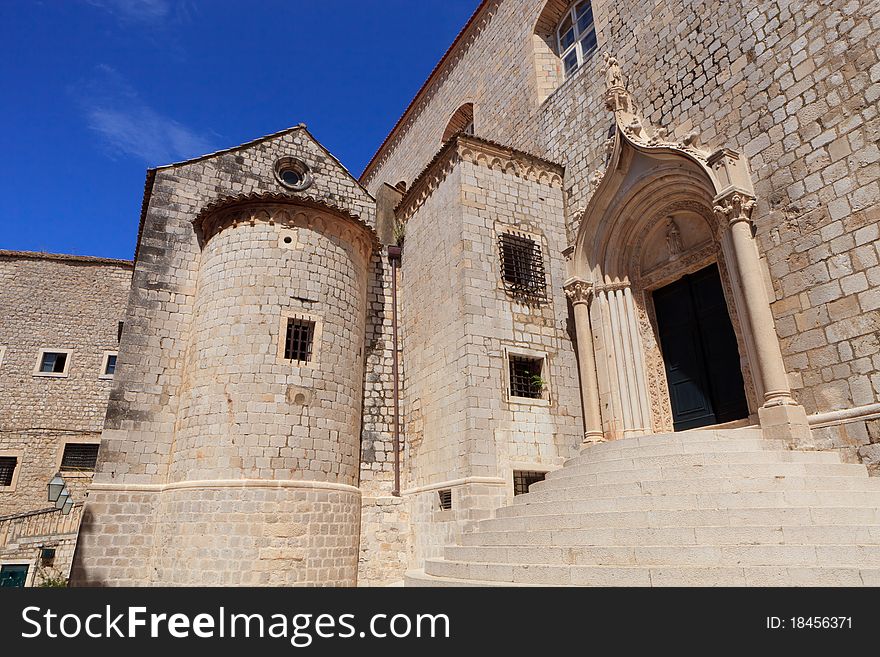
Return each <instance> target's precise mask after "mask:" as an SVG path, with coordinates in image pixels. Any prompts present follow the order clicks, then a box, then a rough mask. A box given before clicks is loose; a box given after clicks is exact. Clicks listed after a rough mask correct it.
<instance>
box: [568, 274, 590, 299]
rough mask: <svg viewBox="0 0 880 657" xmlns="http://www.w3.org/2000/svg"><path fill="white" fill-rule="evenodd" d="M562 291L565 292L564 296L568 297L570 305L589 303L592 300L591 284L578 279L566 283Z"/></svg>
mask: <svg viewBox="0 0 880 657" xmlns="http://www.w3.org/2000/svg"><path fill="white" fill-rule="evenodd" d="M563 289H564V290H565V296H566V297H568V300H569V301H571V303H572V305H575V304H579V303H590V301H591V300H592V298H593V284H592V283H590V282H589V281H585V280H582V279H580V278H573V279H571V280H568V281H566V283H565V286H564V288H563Z"/></svg>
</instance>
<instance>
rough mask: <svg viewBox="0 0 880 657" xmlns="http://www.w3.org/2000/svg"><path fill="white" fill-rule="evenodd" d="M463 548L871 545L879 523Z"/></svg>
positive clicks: (516, 536) (686, 530)
mask: <svg viewBox="0 0 880 657" xmlns="http://www.w3.org/2000/svg"><path fill="white" fill-rule="evenodd" d="M461 543H462V545H469V546H481V545H485V546H495V545H504V546H540V545H544V546H549V547H572V546H600V545H619V546H627V545H723V544H729V545H732V544H746V545H779V544H786V545H825V544H829V545H835V544H837V545H875V544H880V525H818V526H807V527H800V526H791V525H788V526H772V525H768V526H745V527H742V526H740V527H730V526H718V527H712V526H706V527H665V528H645V527H635V528H625V527H604V528H603V527H599V528H594V529H552V530H551V529H544V530H534V531H491V532H479V533H473V532H471V533H466V534H462V536H461Z"/></svg>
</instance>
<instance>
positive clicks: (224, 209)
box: [193, 194, 379, 257]
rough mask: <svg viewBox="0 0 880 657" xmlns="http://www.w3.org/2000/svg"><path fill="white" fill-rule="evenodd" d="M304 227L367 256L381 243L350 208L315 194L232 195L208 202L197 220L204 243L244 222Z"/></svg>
mask: <svg viewBox="0 0 880 657" xmlns="http://www.w3.org/2000/svg"><path fill="white" fill-rule="evenodd" d="M257 222H263V223H267V224H270V225H274V224H278V225H280V226H288V227H300V228H308V229H311V230H315V231H317V232H320V233H323V234H325V235H330V236H332V237H336V238H338V239H340V240H343V241H345V242H347V243H349V244H353V245H354V246H356V247H357V249H358V251H359V252H360V253H362V254H363V255H364V256H365V257H369V255H370V253H371V252H372V251H373V250H374V249H375V248H377V247H378V245H379V240H378V237H377V235H376V232H375V230H373V228H372V227H371V226H370V225H368V224H367V223H365V222H364V221H362V220H361V219H360V218H359V217H357V216H355V215H353V214H351V213H350V212H348V211H346V210H344V209H342V208H339V207H336V206H333V205H331V204H329V203H327V202H325V201H322V200H319V199H315V198H313V197H306V196H302V195H301V196H298V197H297V198H291V197H289V196H285V195H282V194H261V195H260V194H257V195H243V196H232V197H226V198H223V199H220V200H218V201H216V202H214V203H211V204H210V205H208V206H206V207H205V208H204V209H203V210H202V211H201V212H200V213H199V214H198V215H197V216H196V218H195V219H194V220H193V227H194V228H195V231H196V234H197V235H198V236H199V241H200V244H201V245H204V244H205V243H206V242H207V241H208V240H209V239H211V237H213V236H214V235H216V234H217V233H219V232H221V231H223V230H226V229H227V228H235V227H236V226H240V225H242V224H249V225H251V226H253V225H255V224H256V223H257Z"/></svg>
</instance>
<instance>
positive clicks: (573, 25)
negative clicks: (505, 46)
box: [532, 0, 598, 102]
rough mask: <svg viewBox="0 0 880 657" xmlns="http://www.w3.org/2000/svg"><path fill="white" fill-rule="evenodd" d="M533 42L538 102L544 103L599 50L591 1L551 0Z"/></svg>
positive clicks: (539, 18)
mask: <svg viewBox="0 0 880 657" xmlns="http://www.w3.org/2000/svg"><path fill="white" fill-rule="evenodd" d="M532 43H533V46H534V55H535V72H536V75H537V90H538V102H544V100H545V99H546V98H547V97H548V96H549V95H550V94H551V93H553V92H554V91H555V90H556V88H557V87H558V86H559V85H560V84H562V82H563V81H564V80H565V79H566V78H568V77H570V76H571V75H572V74H573V73H574V72H575V71H577V69H578V68H579V67H580V66H581V65H582V64H583V63H584V62H586V61H587V60H588V59H590V58H591V57H592V55H593V54H594V53H595V52H596V50H597V47H598V46H597V41H596V26H595V23H594V21H593V8H592V5H591V3H590V0H578V1H576V2H571V0H547V3H546V4H545V5H544V9H543V11H542V12H541V15H540V16H539V17H538V21H537V22H536V23H535V33H534V36H533V41H532Z"/></svg>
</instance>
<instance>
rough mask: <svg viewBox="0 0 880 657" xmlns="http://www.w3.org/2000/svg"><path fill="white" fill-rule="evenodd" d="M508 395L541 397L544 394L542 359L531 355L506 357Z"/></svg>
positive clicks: (525, 397) (531, 397) (527, 397)
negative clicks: (508, 384)
mask: <svg viewBox="0 0 880 657" xmlns="http://www.w3.org/2000/svg"><path fill="white" fill-rule="evenodd" d="M507 363H508V371H509V383H510V390H509V393H510V396H511V397H521V398H524V399H541V398H543V396H544V389H545V388H546V382H545V381H544V377H543V374H544V359H543V358H534V357H531V356H516V355H513V354H510V355H509V356H508V357H507Z"/></svg>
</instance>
